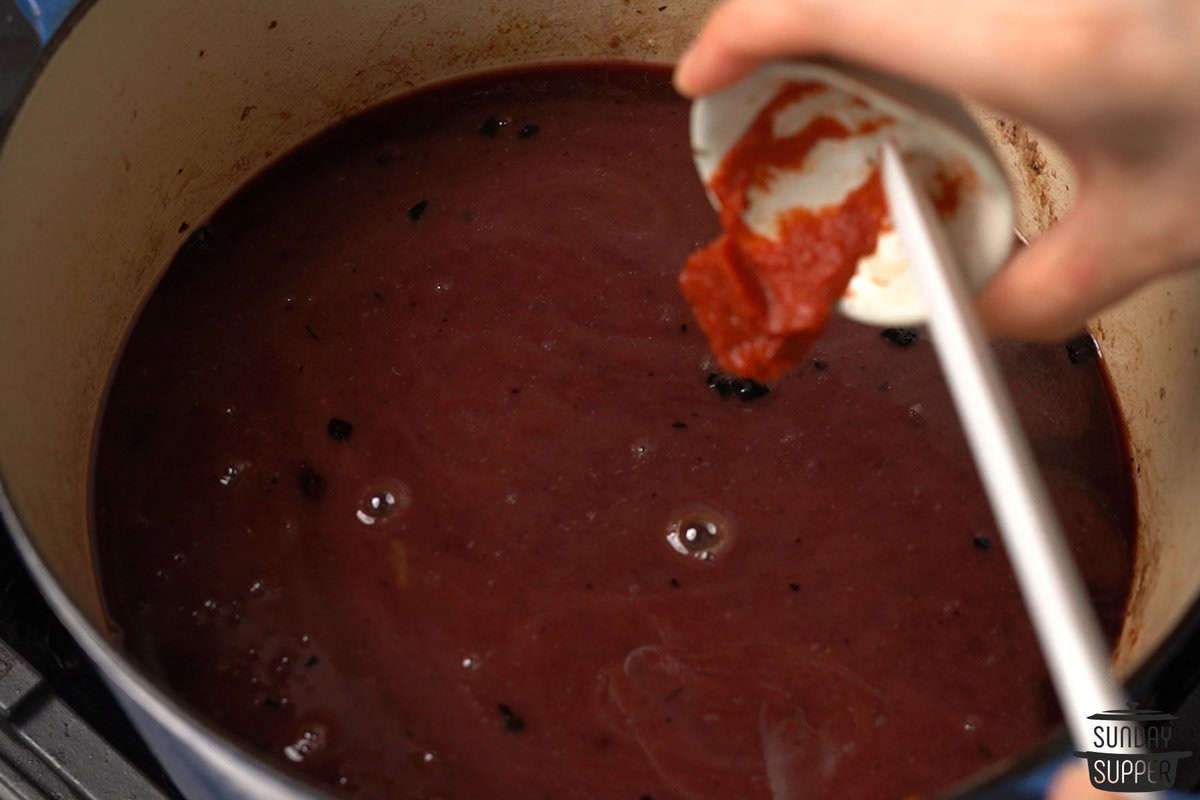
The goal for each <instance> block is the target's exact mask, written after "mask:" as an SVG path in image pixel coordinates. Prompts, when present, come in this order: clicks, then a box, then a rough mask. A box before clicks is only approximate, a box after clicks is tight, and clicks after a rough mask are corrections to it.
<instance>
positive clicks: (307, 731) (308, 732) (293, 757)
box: [283, 722, 329, 763]
mask: <svg viewBox="0 0 1200 800" xmlns="http://www.w3.org/2000/svg"><path fill="white" fill-rule="evenodd" d="M328 739H329V730H328V729H327V728H326V727H325V726H324V725H322V724H320V723H319V722H318V723H313V724H311V725H306V726H305V727H304V730H303V731H302V732H301V734H300V736H299V737H297V738H296V741H294V742H292V743H291V744H289V745H288V746H286V747H284V748H283V754H284V755H285V756H287V759H288V760H289V761H295V762H296V763H300V762H301V761H305V760H307V759H309V758H312V757H313V756H314V755H316V754H317V753H318V752H320V751H321V750H323V749H325V745H326V744H327V740H328Z"/></svg>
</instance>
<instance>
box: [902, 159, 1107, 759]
mask: <svg viewBox="0 0 1200 800" xmlns="http://www.w3.org/2000/svg"><path fill="white" fill-rule="evenodd" d="M883 185H884V192H885V194H886V195H887V199H888V204H889V206H890V212H891V218H892V223H893V224H894V225H895V226H896V230H897V231H898V232H899V234H900V238H901V241H902V242H903V243H904V247H905V250H906V252H907V254H908V261H909V268H910V269H911V270H912V273H913V277H914V279H915V281H916V284H917V287H918V289H919V291H920V293H921V298H922V300H923V301H924V304H925V308H926V311H927V312H928V315H929V328H930V330H931V331H932V333H933V343H934V346H935V348H936V350H937V354H938V359H939V361H940V362H941V365H942V372H943V373H944V374H945V376H946V381H947V383H948V384H949V385H950V394H951V396H952V397H953V398H954V405H955V407H956V408H957V410H958V416H959V420H960V422H961V423H962V426H963V428H964V430H965V431H966V435H967V441H968V442H969V443H970V446H971V453H972V455H973V456H974V458H975V466H976V468H977V469H978V470H979V475H980V477H981V478H982V479H983V485H984V488H985V489H986V491H987V496H988V499H989V501H990V502H991V506H992V512H993V514H995V517H996V521H997V523H998V525H999V528H1000V532H1001V534H1002V536H1003V539H1004V543H1005V546H1006V548H1007V551H1008V557H1009V560H1010V561H1011V562H1012V565H1013V569H1014V570H1015V572H1016V575H1017V582H1018V584H1019V585H1020V587H1021V593H1022V595H1023V597H1024V599H1025V606H1026V608H1027V610H1028V611H1029V615H1030V617H1031V618H1032V619H1033V627H1034V630H1035V631H1036V632H1037V637H1038V642H1039V643H1040V645H1041V649H1042V655H1043V656H1044V657H1045V659H1046V662H1047V664H1048V666H1049V668H1050V675H1051V678H1052V679H1053V681H1054V688H1055V690H1056V692H1057V693H1058V698H1059V702H1060V703H1061V705H1062V707H1063V713H1064V715H1065V717H1066V721H1067V726H1068V728H1069V730H1070V731H1071V737H1072V739H1073V741H1074V743H1075V745H1076V747H1077V748H1078V749H1080V750H1088V749H1090V748H1089V741H1088V727H1089V723H1088V719H1087V717H1088V715H1089V714H1095V713H1097V712H1100V711H1105V710H1108V709H1116V708H1120V707H1122V705H1123V697H1122V692H1121V690H1120V688H1119V687H1118V685H1117V683H1116V681H1115V680H1114V679H1113V677H1112V675H1111V674H1110V672H1109V669H1108V656H1107V648H1106V647H1105V645H1104V638H1103V636H1102V635H1101V632H1100V626H1099V624H1098V623H1097V622H1096V618H1095V615H1094V614H1093V612H1092V609H1091V606H1090V605H1089V603H1088V599H1087V594H1086V593H1085V591H1084V586H1083V582H1082V581H1081V580H1080V577H1079V573H1078V571H1077V569H1076V567H1075V563H1074V561H1073V560H1072V558H1071V554H1070V551H1069V550H1068V549H1067V546H1066V543H1065V541H1064V539H1063V535H1062V529H1061V528H1060V527H1059V525H1058V520H1057V517H1056V516H1055V513H1054V509H1053V507H1052V506H1051V504H1050V498H1049V496H1048V495H1047V493H1046V488H1045V486H1044V485H1043V483H1042V479H1041V476H1040V475H1039V473H1038V471H1037V467H1036V465H1035V464H1034V461H1033V456H1032V453H1031V451H1030V449H1029V442H1028V441H1027V440H1026V438H1025V434H1024V432H1023V431H1022V429H1021V427H1020V425H1019V424H1018V422H1017V416H1016V412H1015V411H1014V409H1013V405H1012V400H1011V399H1010V398H1009V395H1008V391H1007V389H1006V388H1005V385H1004V382H1003V381H1002V379H1001V377H1000V373H999V371H998V370H997V368H996V362H995V360H994V358H993V356H992V351H991V349H990V347H989V346H988V343H987V340H986V339H985V337H984V335H983V331H982V328H981V327H980V324H979V319H978V318H977V317H976V315H975V312H974V309H973V307H972V303H971V296H970V293H969V292H968V290H967V287H966V283H965V281H964V280H963V276H962V272H961V271H960V270H959V269H958V268H957V265H956V264H955V263H954V255H953V251H952V250H951V248H950V246H949V243H948V242H947V240H946V235H945V232H944V230H943V228H942V225H941V222H940V221H939V219H938V217H937V215H936V214H935V213H934V211H933V209H932V208H931V207H930V204H929V201H928V200H927V199H926V198H925V197H924V195H923V193H922V192H920V191H919V190H918V189H917V188H916V186H915V185H914V183H913V180H912V177H911V176H910V175H909V174H908V170H907V168H906V167H905V166H904V162H903V160H902V158H901V157H900V154H899V152H898V151H897V150H896V148H895V146H894V145H892V144H891V143H890V142H889V143H886V144H885V145H884V147H883Z"/></svg>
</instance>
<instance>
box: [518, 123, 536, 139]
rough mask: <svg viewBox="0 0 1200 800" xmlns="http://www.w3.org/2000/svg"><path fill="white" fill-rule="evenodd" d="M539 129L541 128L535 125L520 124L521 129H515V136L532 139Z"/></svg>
mask: <svg viewBox="0 0 1200 800" xmlns="http://www.w3.org/2000/svg"><path fill="white" fill-rule="evenodd" d="M540 130H541V128H539V127H538V126H537V125H532V124H531V125H522V126H521V129H520V130H518V131H517V138H518V139H532V138H533V137H534V136H537V135H538V131H540Z"/></svg>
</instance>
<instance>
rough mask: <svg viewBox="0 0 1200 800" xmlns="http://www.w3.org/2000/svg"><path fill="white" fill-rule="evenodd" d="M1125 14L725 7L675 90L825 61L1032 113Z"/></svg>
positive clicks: (919, 5) (692, 92)
mask: <svg viewBox="0 0 1200 800" xmlns="http://www.w3.org/2000/svg"><path fill="white" fill-rule="evenodd" d="M1124 6H1125V3H1123V2H1109V0H1103V1H1102V2H1097V1H1096V0H1090V1H1089V0H1071V1H1069V2H1058V3H1022V2H1012V0H972V2H962V0H907V2H897V1H896V0H856V2H851V3H847V2H838V0H726V2H724V3H722V4H721V5H720V6H718V7H717V9H716V11H715V12H714V13H713V14H712V16H711V17H710V18H709V20H708V21H707V22H706V23H705V25H704V28H703V29H702V31H701V32H700V35H699V36H698V37H697V39H696V41H695V42H694V43H693V45H692V47H691V48H690V49H689V50H688V52H687V53H685V54H684V56H683V58H682V59H681V60H680V63H679V66H678V68H677V70H676V73H675V84H676V87H677V88H678V89H679V91H680V92H682V93H683V94H685V95H688V96H693V97H694V96H698V95H703V94H709V93H711V92H714V91H717V90H719V89H722V88H724V87H725V86H728V85H729V84H731V83H733V82H735V81H736V80H738V79H739V78H741V77H743V76H744V75H746V74H748V73H749V72H751V71H752V70H754V69H755V68H756V67H758V66H759V65H760V64H761V63H763V62H764V61H767V60H770V59H773V58H779V57H783V56H796V55H810V56H812V55H823V56H833V57H837V58H842V59H845V60H849V61H856V62H859V63H862V64H866V65H869V66H873V67H876V68H878V69H883V70H886V71H889V72H893V73H895V74H898V75H903V76H905V77H908V78H910V79H912V80H915V81H918V82H921V83H926V84H929V85H933V86H938V87H940V88H942V89H945V90H948V91H952V92H960V93H964V94H969V95H971V96H972V97H974V98H976V99H978V100H981V101H983V102H985V103H989V104H992V105H995V106H997V107H1002V108H1006V109H1008V110H1010V111H1018V112H1020V111H1027V110H1030V109H1034V110H1036V109H1037V108H1039V107H1041V106H1042V105H1044V102H1045V95H1047V94H1048V93H1049V92H1050V91H1052V86H1051V85H1050V81H1049V78H1050V77H1051V76H1049V75H1047V72H1048V71H1050V68H1051V66H1052V65H1053V64H1056V63H1063V62H1066V63H1072V62H1073V63H1079V62H1078V61H1077V60H1075V59H1076V56H1081V57H1085V58H1086V54H1087V53H1088V51H1089V50H1090V49H1091V48H1092V47H1093V46H1094V45H1095V40H1096V38H1097V37H1102V36H1104V35H1110V33H1111V31H1112V30H1113V29H1115V26H1116V23H1117V22H1120V21H1122V19H1123V17H1122V12H1121V9H1122V7H1124ZM1111 35H1115V34H1111ZM1096 55H1097V54H1095V53H1091V56H1092V57H1093V58H1094V57H1095V56H1096ZM1085 63H1086V61H1085ZM1039 77H1042V78H1046V79H1047V80H1045V81H1043V80H1038V78H1039Z"/></svg>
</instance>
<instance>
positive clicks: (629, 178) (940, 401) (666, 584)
mask: <svg viewBox="0 0 1200 800" xmlns="http://www.w3.org/2000/svg"><path fill="white" fill-rule="evenodd" d="M687 118H688V104H687V103H686V102H685V101H683V100H682V99H681V98H679V97H678V96H677V95H676V94H675V93H674V92H673V90H672V88H671V84H670V76H669V73H668V72H667V71H666V70H665V69H657V68H648V67H634V66H611V65H609V66H605V65H591V66H587V65H575V66H557V67H553V68H539V69H528V70H520V71H514V72H505V73H497V74H491V75H484V76H480V77H477V78H472V79H469V80H465V81H460V82H455V83H451V84H446V85H442V86H438V87H435V88H431V89H428V90H424V91H420V92H416V93H414V94H412V95H411V96H408V97H405V98H402V99H400V100H397V101H396V102H394V103H390V104H387V105H385V106H383V107H381V108H379V109H377V110H375V111H372V112H370V113H368V114H366V115H365V116H362V117H359V118H356V119H352V120H350V121H348V122H346V123H344V124H341V125H338V126H337V127H335V128H333V129H332V130H331V131H329V132H328V133H327V134H325V135H323V136H322V137H319V138H318V139H316V140H315V141H313V142H311V143H309V144H307V145H305V146H303V147H301V148H300V149H299V150H297V151H296V152H294V153H292V154H290V155H288V156H287V157H285V158H283V159H282V160H281V161H280V162H279V163H278V164H277V165H276V166H275V167H273V168H272V169H270V170H268V171H267V172H266V173H265V174H263V175H262V176H260V177H258V178H257V179H255V180H254V181H252V182H251V183H250V184H248V185H247V187H246V188H244V189H243V190H242V191H241V192H240V193H239V194H237V195H236V196H234V197H233V198H232V199H231V200H229V201H228V202H227V203H226V204H225V205H224V206H222V207H221V208H220V209H219V210H218V211H217V212H216V214H215V215H214V216H213V217H212V218H211V219H210V220H208V221H202V220H187V222H188V223H189V224H190V227H191V230H190V231H189V232H190V233H192V237H191V238H190V239H189V240H188V244H187V245H186V246H184V247H183V248H182V249H181V250H180V252H179V253H178V255H177V257H176V259H175V261H174V263H173V264H172V266H171V268H170V269H169V270H168V271H167V273H166V275H165V276H164V278H163V280H162V282H161V283H160V285H159V286H158V287H157V288H156V290H155V292H154V294H153V296H152V297H151V298H150V299H149V301H148V302H147V304H146V306H145V309H144V311H143V312H142V314H141V316H140V317H139V319H138V321H137V323H136V325H135V326H134V328H133V331H132V333H131V336H130V338H129V342H128V345H127V347H126V350H125V352H124V354H123V355H122V358H121V361H120V364H119V365H118V367H117V370H116V372H115V376H114V379H113V384H112V387H111V390H110V394H109V400H108V404H107V408H106V410H105V414H104V417H103V419H102V421H101V424H100V426H99V432H98V446H97V460H96V471H95V490H94V491H95V495H94V501H95V512H96V513H95V520H96V531H95V534H96V551H97V558H98V565H99V571H100V577H101V589H102V591H103V596H104V598H105V601H106V604H107V608H108V611H109V613H110V615H111V618H112V620H113V622H114V624H115V625H116V626H117V628H118V629H119V635H120V641H121V643H122V645H123V647H124V649H125V651H126V652H127V653H128V654H129V656H130V657H131V658H133V659H134V660H135V661H136V662H137V664H138V665H139V666H140V667H141V668H142V669H143V670H145V671H146V672H148V673H149V674H150V675H152V676H153V677H154V679H155V680H157V681H158V682H159V683H160V684H162V685H163V686H164V687H166V688H167V689H168V690H169V691H170V692H171V693H172V695H173V696H174V697H176V698H177V699H179V700H180V701H182V702H183V703H185V704H186V705H187V706H188V707H189V708H191V709H192V710H194V711H195V712H196V713H197V714H199V715H200V716H201V717H203V718H204V719H206V720H207V721H209V722H210V723H212V724H213V725H214V726H215V727H216V728H217V729H218V730H219V731H221V732H222V733H224V734H226V735H227V736H229V737H230V738H231V739H233V740H234V741H236V742H239V743H241V744H243V745H245V746H247V747H248V748H250V749H251V750H252V751H253V752H255V753H257V754H259V755H261V756H262V757H263V758H266V759H268V760H269V761H270V762H271V763H273V764H276V765H278V766H279V767H281V768H282V769H285V770H287V771H288V772H289V773H290V774H293V775H296V776H299V777H301V778H303V779H305V780H307V781H310V782H312V783H315V784H317V785H319V786H321V787H323V788H326V789H329V790H331V791H332V792H333V793H334V794H335V795H337V796H348V797H355V798H374V799H378V800H435V798H442V799H443V800H454V799H455V798H457V799H458V800H464V799H471V800H473V799H474V798H487V799H488V800H529V799H530V798H535V799H536V800H541V799H542V798H558V799H559V800H570V799H571V798H578V799H580V800H582V799H583V798H603V799H604V800H608V799H609V798H612V800H644V798H653V800H730V798H746V799H747V800H782V798H787V797H794V796H796V795H797V794H798V793H799V791H800V789H798V788H797V787H801V788H802V790H803V793H804V795H803V796H805V797H810V798H818V799H819V798H847V797H849V798H854V797H898V796H909V795H927V794H931V793H936V792H938V791H939V790H942V789H945V788H947V787H949V786H950V785H952V784H954V783H955V782H956V781H959V780H961V779H963V778H966V777H968V776H969V775H971V774H973V773H975V772H976V771H978V770H980V769H983V768H986V767H989V766H992V765H994V764H995V763H997V762H998V761H999V760H1001V759H1003V758H1005V757H1007V756H1010V755H1013V754H1016V753H1019V752H1020V751H1021V750H1022V749H1024V748H1027V747H1029V746H1031V745H1033V744H1035V743H1036V742H1038V741H1039V739H1040V737H1042V736H1044V735H1045V734H1046V733H1047V732H1049V731H1050V730H1051V729H1052V728H1053V726H1054V725H1055V724H1056V720H1057V711H1056V708H1055V705H1054V699H1053V692H1052V691H1051V689H1050V685H1049V682H1048V676H1047V673H1046V669H1045V666H1044V665H1043V663H1042V660H1041V656H1040V653H1039V651H1038V647H1037V642H1036V639H1035V637H1034V635H1033V631H1032V629H1031V627H1030V625H1029V623H1028V621H1027V619H1026V617H1025V613H1024V610H1023V607H1022V603H1021V597H1020V593H1019V591H1018V589H1017V586H1016V583H1015V581H1014V580H1013V576H1012V572H1011V570H1010V568H1009V565H1008V563H1007V561H1006V560H1005V555H1004V550H1003V548H1002V547H1000V546H999V544H998V539H997V534H996V531H995V528H994V526H993V524H992V522H991V515H990V513H989V511H988V505H987V500H986V498H985V496H984V494H983V491H982V488H981V487H980V485H979V482H978V479H977V478H976V475H975V469H974V464H973V462H972V460H971V456H970V453H969V451H968V449H967V445H966V442H965V441H964V439H963V436H962V433H961V432H960V429H959V426H958V424H957V420H956V417H955V413H954V408H953V405H952V403H951V400H950V397H949V394H948V393H947V391H946V387H945V385H944V383H943V381H942V378H941V374H940V371H939V369H938V365H937V359H936V358H935V356H934V353H933V348H932V347H931V346H930V342H929V341H928V340H927V339H925V338H923V337H922V336H920V335H919V333H917V332H914V331H910V330H893V331H890V332H885V333H886V335H885V336H881V335H880V331H879V330H878V329H876V328H870V327H867V326H863V325H858V324H855V323H853V322H851V321H850V320H847V319H843V318H841V317H835V318H834V319H832V320H830V322H829V325H828V328H827V330H826V331H825V333H824V335H823V336H822V337H821V339H820V340H819V341H817V342H816V343H815V344H813V345H812V349H811V350H810V352H809V356H808V359H807V360H806V361H804V362H803V363H801V364H800V366H799V367H798V368H797V369H795V370H794V371H793V372H791V373H789V374H787V375H784V376H783V377H781V378H778V379H777V380H776V381H775V382H774V383H773V385H772V386H771V389H770V391H769V393H768V392H767V387H766V386H764V385H763V384H761V383H758V382H756V381H753V380H749V379H747V378H736V377H732V376H730V375H729V374H727V373H725V372H723V371H722V370H720V369H718V368H717V366H716V364H715V363H714V361H713V358H712V355H711V353H710V351H709V348H708V345H707V342H706V339H705V336H704V335H703V333H702V332H701V331H700V329H699V328H698V327H697V325H696V320H695V318H694V317H693V315H692V313H691V310H690V309H689V306H688V303H687V302H686V300H685V299H684V298H683V296H682V295H681V293H680V291H679V285H678V273H679V267H680V265H681V264H683V263H684V261H685V260H686V258H687V256H688V254H689V253H691V252H692V251H694V250H695V249H696V248H697V247H700V246H701V245H702V244H703V243H704V242H707V241H711V240H712V239H714V238H715V237H716V236H717V235H718V233H719V231H718V227H717V225H716V222H715V220H714V215H713V212H712V208H711V206H710V204H709V202H708V199H707V198H706V196H705V192H704V187H703V186H701V185H700V182H699V181H698V180H697V179H696V173H695V167H694V165H693V163H692V159H691V153H690V152H689V148H688V142H687V135H686V130H687ZM874 191H876V190H875V189H869V190H864V193H863V196H864V197H866V195H868V194H870V192H874ZM877 203H878V200H877V198H876V199H875V200H872V201H870V202H869V203H867V204H866V205H867V206H868V207H870V208H874V209H875V211H873V212H871V213H872V214H874V215H878V213H879V211H878V207H877ZM873 204H874V205H873ZM872 219H874V217H872ZM182 221H183V220H173V221H172V224H171V226H170V230H171V231H172V232H173V231H175V230H176V228H177V227H178V226H179V224H180V222H182ZM823 224H824V223H823ZM865 246H866V245H865V244H863V245H862V247H865ZM832 294H833V293H832V292H829V293H827V294H826V297H831V296H832ZM1089 352H1094V351H1088V350H1087V349H1086V347H1084V345H1083V344H1080V343H1075V344H1073V346H1072V348H1071V349H1070V350H1069V351H1065V350H1064V349H1063V348H1062V347H1061V346H1049V345H1026V344H1017V343H1011V342H1009V343H1000V344H999V346H998V354H999V359H1000V361H1001V364H1002V367H1003V369H1004V372H1005V376H1006V377H1007V378H1008V380H1009V382H1010V384H1011V385H1012V387H1013V391H1014V396H1015V402H1016V405H1017V407H1018V409H1019V411H1020V414H1021V417H1022V420H1023V421H1024V423H1025V424H1026V426H1027V428H1028V429H1029V431H1030V434H1031V439H1032V442H1033V446H1034V449H1035V451H1036V454H1037V457H1038V460H1039V464H1040V465H1041V466H1042V469H1043V470H1044V472H1045V475H1046V478H1047V482H1048V485H1049V488H1050V491H1051V493H1052V494H1053V496H1054V498H1055V501H1056V503H1057V505H1058V509H1059V511H1060V513H1061V516H1062V519H1063V523H1064V527H1065V529H1066V531H1067V534H1068V536H1069V538H1070V541H1071V544H1072V547H1073V549H1074V551H1075V553H1076V555H1077V557H1078V559H1079V562H1080V564H1081V566H1082V569H1083V573H1084V575H1085V576H1086V578H1087V583H1088V588H1089V590H1090V594H1091V597H1092V599H1093V602H1094V603H1095V604H1096V605H1097V608H1098V610H1099V612H1100V616H1101V617H1102V619H1103V620H1104V621H1105V624H1106V626H1107V629H1108V631H1109V633H1110V635H1112V634H1115V633H1116V631H1117V629H1118V628H1119V626H1120V624H1121V619H1122V610H1123V605H1124V602H1125V598H1126V596H1127V594H1128V591H1129V586H1130V580H1131V574H1132V572H1131V550H1130V546H1131V542H1132V539H1133V536H1134V521H1133V511H1132V508H1133V505H1132V488H1131V484H1130V481H1129V474H1128V466H1127V462H1126V460H1125V455H1124V449H1123V443H1122V439H1121V429H1120V421H1119V419H1118V417H1117V415H1116V411H1115V407H1114V405H1113V403H1112V401H1111V398H1110V397H1109V395H1108V393H1107V391H1106V388H1105V379H1104V373H1103V368H1102V360H1101V359H1098V358H1089V357H1088V353H1089ZM1076 362H1077V363H1076Z"/></svg>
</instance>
